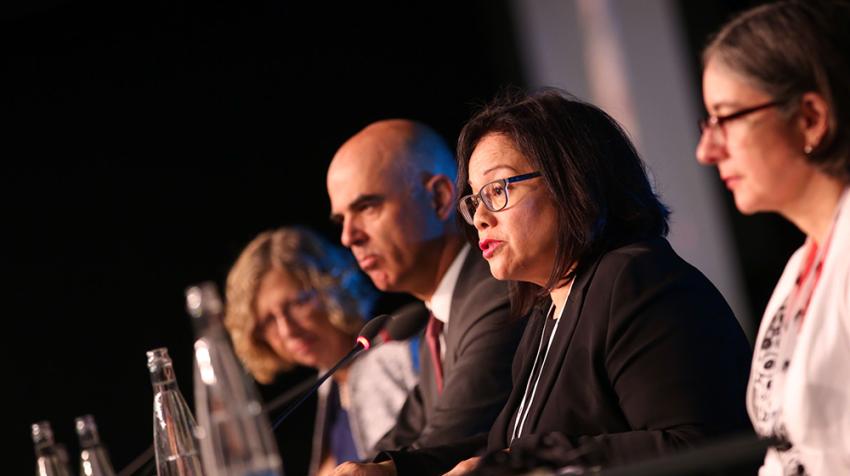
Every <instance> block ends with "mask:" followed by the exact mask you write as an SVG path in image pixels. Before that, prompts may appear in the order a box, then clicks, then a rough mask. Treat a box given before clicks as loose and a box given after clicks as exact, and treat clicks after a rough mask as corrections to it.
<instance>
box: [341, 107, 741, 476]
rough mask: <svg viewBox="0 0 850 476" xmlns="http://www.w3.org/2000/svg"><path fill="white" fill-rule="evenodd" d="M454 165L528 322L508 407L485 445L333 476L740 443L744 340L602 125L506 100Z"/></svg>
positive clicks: (390, 456)
mask: <svg viewBox="0 0 850 476" xmlns="http://www.w3.org/2000/svg"><path fill="white" fill-rule="evenodd" d="M458 161H459V173H458V185H459V186H458V189H459V190H465V191H466V193H467V194H468V195H466V196H464V197H463V198H461V199H460V203H459V209H460V213H461V215H462V216H463V218H464V219H465V220H466V222H467V223H469V224H470V225H472V226H473V227H474V232H477V240H476V241H477V243H478V245H479V248H480V250H481V253H482V254H483V256H484V258H486V259H487V261H488V263H489V265H490V271H491V272H492V274H493V276H495V277H496V278H497V279H500V280H507V281H510V288H511V305H512V306H513V308H514V310H515V311H516V314H517V315H522V316H529V317H528V318H529V322H528V324H527V326H526V329H525V333H524V334H523V337H522V340H521V342H520V344H519V347H518V349H517V352H516V355H515V358H514V364H513V390H512V393H511V395H510V396H509V398H508V402H507V404H506V405H505V407H504V408H503V410H502V411H501V413H500V415H499V417H498V418H497V420H496V423H495V424H494V426H493V427H492V429H491V430H490V432H489V435H483V437H480V438H478V439H471V440H469V441H467V442H465V443H463V444H455V445H450V446H447V447H442V448H423V449H418V450H413V451H394V452H386V453H385V454H383V455H382V456H381V458H385V459H387V460H386V461H383V462H381V463H379V464H377V465H366V466H363V465H361V466H359V467H357V468H354V467H352V466H348V467H346V468H341V469H338V470H337V474H400V475H418V474H423V475H425V474H428V475H430V474H443V473H445V472H446V471H449V470H451V473H450V474H453V475H455V474H464V473H466V472H469V471H471V470H473V469H474V468H475V467H476V465H477V464H478V463H479V459H478V458H471V459H467V460H465V461H462V462H460V461H461V460H463V459H465V458H469V457H471V456H474V455H475V454H476V452H477V451H479V450H482V449H484V448H485V447H486V449H487V450H489V451H491V452H495V455H496V456H494V457H493V461H496V464H497V465H499V466H501V467H510V466H511V464H518V465H520V466H523V465H524V466H526V469H529V468H528V465H534V464H546V465H550V466H563V465H580V466H586V467H593V466H597V465H601V466H613V465H617V464H621V463H626V462H631V461H636V460H640V459H644V458H649V457H653V456H657V455H661V454H665V453H669V452H674V451H677V450H680V449H684V448H689V447H691V446H693V445H696V444H699V443H702V442H704V441H706V440H707V439H710V438H714V437H719V436H722V435H726V434H730V433H737V432H741V431H746V430H748V429H749V423H748V421H747V416H746V411H745V408H744V391H745V388H746V382H747V369H748V366H749V361H750V348H749V345H748V343H747V340H746V338H745V337H744V334H743V331H742V330H741V328H740V326H739V324H738V322H737V321H736V320H735V317H734V315H733V314H732V311H731V310H730V309H729V306H728V305H727V304H726V301H725V300H724V299H723V297H722V296H721V295H720V293H719V292H718V291H717V289H715V288H714V286H713V285H712V284H711V283H710V282H709V281H708V280H707V279H706V278H705V277H704V276H703V275H702V274H701V273H700V272H699V271H698V270H696V269H695V268H694V267H692V266H691V265H689V264H688V263H686V262H685V261H684V260H682V259H681V258H680V257H679V256H677V255H676V253H675V252H674V251H673V249H672V248H671V247H670V244H669V243H668V242H667V241H666V240H665V238H664V236H665V235H666V233H667V229H668V225H667V217H668V210H667V208H666V207H665V206H664V205H663V204H662V203H661V202H660V201H659V200H658V198H657V197H656V196H655V194H654V193H653V191H652V188H651V186H650V183H649V181H648V179H647V176H646V172H645V170H644V165H643V163H642V161H641V160H640V158H639V157H638V155H637V153H636V151H635V150H634V147H633V146H632V144H631V142H630V141H629V139H628V138H627V137H626V134H625V133H624V132H623V131H622V129H621V128H620V127H619V125H618V124H617V123H616V122H615V121H614V120H613V119H611V117H609V116H608V115H607V114H605V113H604V112H603V111H601V110H600V109H598V108H596V107H594V106H592V105H589V104H586V103H583V102H580V101H577V100H575V99H572V98H569V97H565V96H564V95H563V94H561V93H559V92H557V91H554V90H546V91H542V92H539V93H536V94H531V95H519V94H517V95H512V96H507V97H504V98H501V99H497V100H495V101H494V102H492V103H491V104H489V105H488V106H486V107H485V108H484V109H483V110H482V111H481V112H479V113H478V114H476V115H475V116H474V117H473V118H472V119H471V120H470V121H469V122H468V123H467V124H466V125H465V126H464V128H463V131H462V132H461V135H460V138H459V142H458ZM470 232H473V229H472V228H470ZM507 449H509V450H510V451H509V452H504V451H503V450H507ZM512 459H513V460H512ZM459 462H460V463H459ZM458 463H459V464H458ZM456 464H457V466H455V465H456ZM452 468H454V469H452ZM342 469H344V471H343V470H342Z"/></svg>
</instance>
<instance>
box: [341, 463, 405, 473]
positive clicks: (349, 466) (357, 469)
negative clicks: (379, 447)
mask: <svg viewBox="0 0 850 476" xmlns="http://www.w3.org/2000/svg"><path fill="white" fill-rule="evenodd" d="M333 476H396V470H395V463H393V461H392V460H387V461H381V462H380V463H351V462H348V463H342V464H341V465H339V466H337V467H336V469H335V470H334V472H333Z"/></svg>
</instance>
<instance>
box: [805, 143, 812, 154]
mask: <svg viewBox="0 0 850 476" xmlns="http://www.w3.org/2000/svg"><path fill="white" fill-rule="evenodd" d="M812 150H814V147H812V146H810V145H809V144H806V146H805V147H803V152H805V153H806V155H809V154H811V153H812Z"/></svg>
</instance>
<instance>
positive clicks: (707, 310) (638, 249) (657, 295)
mask: <svg viewBox="0 0 850 476" xmlns="http://www.w3.org/2000/svg"><path fill="white" fill-rule="evenodd" d="M588 293H589V297H591V296H595V297H591V299H593V301H594V303H595V306H596V307H600V306H601V307H602V309H605V310H606V312H607V314H608V318H609V319H610V320H611V325H614V326H618V325H633V324H637V323H638V322H643V323H644V324H646V325H652V326H661V327H665V326H667V325H671V326H675V327H679V326H682V325H683V324H684V323H685V322H687V323H688V324H687V325H688V326H695V327H700V326H701V325H702V324H710V323H715V324H716V323H717V322H727V323H728V324H729V325H730V326H735V327H737V326H738V324H737V321H736V319H735V318H734V314H733V313H732V310H731V309H730V308H729V305H728V304H727V303H726V300H725V299H724V298H723V296H722V295H721V294H720V291H718V290H717V288H716V287H715V286H714V285H713V284H712V283H711V281H709V280H708V278H706V277H705V276H704V275H703V274H702V273H701V272H700V271H699V270H698V269H696V268H695V267H693V266H692V265H690V264H689V263H687V262H686V261H685V260H683V259H682V258H681V257H679V256H678V255H677V254H676V252H675V251H673V248H672V247H671V246H670V244H669V243H668V242H667V240H665V239H664V238H660V237H659V238H655V239H652V240H646V241H641V242H636V243H631V244H629V245H626V246H622V247H620V248H617V249H614V250H611V251H609V252H608V253H606V254H605V255H604V256H602V257H601V258H600V260H599V263H598V267H597V269H596V273H595V275H594V276H593V278H592V282H591V284H590V286H589V288H588ZM600 310H601V309H600ZM649 323H652V324H649ZM701 323H702V324H701ZM711 325H714V324H711Z"/></svg>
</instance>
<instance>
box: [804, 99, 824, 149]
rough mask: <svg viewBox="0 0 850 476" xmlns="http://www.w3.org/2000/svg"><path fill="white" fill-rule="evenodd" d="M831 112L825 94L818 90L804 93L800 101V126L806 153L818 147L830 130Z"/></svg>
mask: <svg viewBox="0 0 850 476" xmlns="http://www.w3.org/2000/svg"><path fill="white" fill-rule="evenodd" d="M829 112H830V111H829V104H828V103H827V102H826V100H824V98H823V96H821V95H820V94H818V93H816V92H808V93H805V94H803V96H802V98H801V101H800V121H801V124H800V127H801V129H802V133H803V140H805V143H804V144H803V150H804V151H805V153H806V154H808V153H810V152H811V151H812V150H814V149H817V147H818V145H820V143H821V141H823V138H824V137H826V134H827V133H828V132H829Z"/></svg>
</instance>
